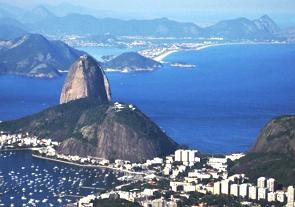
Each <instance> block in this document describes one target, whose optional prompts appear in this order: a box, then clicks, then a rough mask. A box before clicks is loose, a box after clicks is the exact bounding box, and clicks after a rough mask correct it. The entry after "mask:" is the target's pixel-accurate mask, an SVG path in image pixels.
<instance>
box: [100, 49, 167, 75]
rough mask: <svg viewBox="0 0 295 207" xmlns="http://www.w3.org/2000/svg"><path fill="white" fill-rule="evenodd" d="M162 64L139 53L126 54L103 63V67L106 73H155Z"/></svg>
mask: <svg viewBox="0 0 295 207" xmlns="http://www.w3.org/2000/svg"><path fill="white" fill-rule="evenodd" d="M161 66H162V64H161V63H159V62H157V61H154V60H153V59H150V58H146V57H144V56H142V55H140V54H138V53H137V52H125V53H122V54H121V55H118V56H117V57H115V58H113V59H111V60H109V61H107V62H105V63H102V67H103V68H104V69H105V70H106V71H118V72H138V71H153V70H155V69H157V68H159V67H161Z"/></svg>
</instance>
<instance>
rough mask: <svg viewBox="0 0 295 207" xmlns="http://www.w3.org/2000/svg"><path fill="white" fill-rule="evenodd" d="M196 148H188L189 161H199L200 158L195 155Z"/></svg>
mask: <svg viewBox="0 0 295 207" xmlns="http://www.w3.org/2000/svg"><path fill="white" fill-rule="evenodd" d="M197 152H198V151H197V150H189V160H188V161H189V162H200V158H198V157H197Z"/></svg>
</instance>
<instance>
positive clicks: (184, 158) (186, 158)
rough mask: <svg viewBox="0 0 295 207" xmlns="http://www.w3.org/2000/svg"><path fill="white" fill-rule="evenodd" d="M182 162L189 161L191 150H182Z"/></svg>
mask: <svg viewBox="0 0 295 207" xmlns="http://www.w3.org/2000/svg"><path fill="white" fill-rule="evenodd" d="M181 153H182V155H181V157H182V160H181V161H182V162H189V150H182V152H181Z"/></svg>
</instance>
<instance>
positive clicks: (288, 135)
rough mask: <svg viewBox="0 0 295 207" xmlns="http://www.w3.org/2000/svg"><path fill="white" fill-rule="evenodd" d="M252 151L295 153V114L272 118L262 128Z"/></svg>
mask: <svg viewBox="0 0 295 207" xmlns="http://www.w3.org/2000/svg"><path fill="white" fill-rule="evenodd" d="M252 152H259V153H262V152H273V153H285V154H290V155H295V116H291V115H290V116H280V117H277V118H274V119H272V120H271V121H270V122H268V123H267V125H266V126H265V127H264V128H263V129H262V130H261V132H260V135H259V136H258V138H257V141H256V143H255V145H254V147H253V148H252Z"/></svg>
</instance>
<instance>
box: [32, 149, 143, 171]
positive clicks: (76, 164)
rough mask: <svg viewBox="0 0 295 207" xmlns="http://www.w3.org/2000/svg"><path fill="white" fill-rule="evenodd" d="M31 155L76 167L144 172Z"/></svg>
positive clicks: (35, 156)
mask: <svg viewBox="0 0 295 207" xmlns="http://www.w3.org/2000/svg"><path fill="white" fill-rule="evenodd" d="M32 157H34V158H37V159H43V160H48V161H52V162H58V163H62V164H67V165H72V166H76V167H84V168H99V169H109V170H113V171H119V172H123V173H128V174H135V175H144V173H139V172H132V171H128V170H122V169H118V168H113V167H108V166H103V165H90V164H85V165H83V164H79V163H75V162H69V161H66V160H59V159H54V158H49V157H44V156H40V155H36V154H33V153H32Z"/></svg>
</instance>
